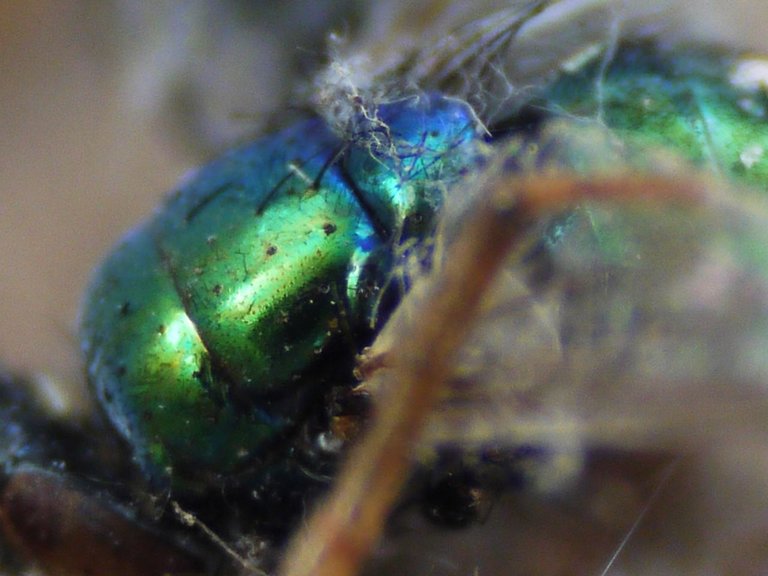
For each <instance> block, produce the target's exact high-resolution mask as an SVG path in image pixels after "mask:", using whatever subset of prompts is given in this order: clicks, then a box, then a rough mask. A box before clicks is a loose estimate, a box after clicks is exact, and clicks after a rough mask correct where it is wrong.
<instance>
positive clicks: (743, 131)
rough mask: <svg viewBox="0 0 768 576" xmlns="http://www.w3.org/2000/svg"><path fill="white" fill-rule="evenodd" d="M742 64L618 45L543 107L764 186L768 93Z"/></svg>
mask: <svg viewBox="0 0 768 576" xmlns="http://www.w3.org/2000/svg"><path fill="white" fill-rule="evenodd" d="M744 62H745V60H744V59H740V58H737V57H735V56H733V55H730V54H725V55H724V54H723V53H721V52H718V51H716V50H713V49H702V48H678V49H674V50H660V49H658V48H656V47H654V46H652V45H649V44H640V45H628V46H620V47H619V48H618V49H617V51H616V52H615V54H614V55H613V57H612V59H611V60H610V61H609V62H607V65H606V63H604V62H603V61H601V60H600V59H599V58H598V59H597V60H596V61H593V62H592V63H591V64H589V65H587V66H584V67H582V68H580V69H579V70H577V71H575V72H573V73H564V74H562V75H561V76H560V77H559V79H558V80H557V81H556V82H555V83H554V84H553V85H552V86H551V87H549V88H548V89H547V90H546V93H545V95H544V97H543V98H542V100H541V101H540V102H538V103H537V104H538V105H539V106H541V107H543V108H544V109H545V110H546V111H547V112H548V113H551V114H553V115H563V116H567V117H571V118H574V119H576V120H577V121H578V120H579V119H585V120H589V121H597V122H599V123H601V124H604V125H605V126H607V127H609V128H610V129H612V130H613V131H615V133H616V134H617V135H618V136H620V137H630V138H631V139H632V141H633V142H635V143H636V144H639V145H641V146H645V147H648V148H658V147H666V148H669V149H671V150H672V151H674V152H675V153H676V154H679V155H681V156H683V157H685V158H686V159H688V160H690V161H692V162H694V163H696V164H698V165H701V166H704V167H706V168H707V169H710V170H713V171H715V172H717V173H719V174H721V175H722V176H724V177H728V178H731V177H732V178H736V179H737V180H739V181H740V182H743V183H745V184H749V185H756V186H760V187H765V182H766V181H768V156H767V155H766V152H768V131H766V129H765V122H766V116H767V115H768V97H766V93H765V90H764V86H761V82H760V81H759V80H758V79H753V80H750V79H749V78H745V77H744V74H743V73H742V74H739V71H740V66H741V65H742V64H744ZM763 82H764V79H763Z"/></svg>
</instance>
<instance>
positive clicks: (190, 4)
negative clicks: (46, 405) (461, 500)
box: [0, 0, 768, 573]
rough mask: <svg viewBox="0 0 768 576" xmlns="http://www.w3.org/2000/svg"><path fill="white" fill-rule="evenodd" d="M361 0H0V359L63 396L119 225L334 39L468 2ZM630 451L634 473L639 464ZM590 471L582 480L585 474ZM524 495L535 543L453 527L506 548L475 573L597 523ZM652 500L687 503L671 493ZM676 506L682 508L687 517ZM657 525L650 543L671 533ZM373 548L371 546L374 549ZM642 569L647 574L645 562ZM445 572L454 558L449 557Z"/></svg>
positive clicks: (316, 64)
mask: <svg viewBox="0 0 768 576" xmlns="http://www.w3.org/2000/svg"><path fill="white" fill-rule="evenodd" d="M585 1H586V0H585ZM595 1H597V0H595ZM372 4H373V3H370V4H369V3H361V2H353V1H351V0H348V1H331V0H319V1H318V0H315V1H307V0H283V1H278V0H271V1H267V0H265V1H262V2H256V1H251V2H248V1H246V0H229V1H227V0H211V1H207V2H202V1H197V0H175V1H171V0H167V1H158V2H155V1H152V0H145V1H139V0H63V1H60V0H56V1H54V0H15V1H14V0H10V1H6V2H3V3H2V5H0V77H1V78H2V83H0V134H1V135H2V138H1V139H0V278H1V280H0V364H3V365H5V366H7V367H10V368H11V369H13V370H17V371H23V372H27V373H32V374H37V375H40V376H41V380H42V381H45V378H46V377H47V378H52V379H54V380H55V382H56V384H58V385H64V386H66V387H67V390H70V391H73V392H70V395H69V396H66V398H67V399H68V400H71V401H72V403H73V404H75V405H78V404H79V400H78V398H79V397H80V395H81V394H82V393H83V392H82V391H83V387H82V367H81V364H80V357H79V349H78V343H77V337H76V334H75V319H76V315H77V309H78V305H79V298H80V294H81V293H82V291H83V288H84V285H85V283H86V282H87V280H88V277H89V274H90V271H91V269H92V268H93V267H94V265H95V264H96V263H98V261H99V260H100V258H101V257H102V256H103V255H104V254H105V252H106V251H107V250H108V248H109V247H110V246H111V245H112V244H113V243H114V242H115V241H116V240H117V239H118V238H119V237H120V236H121V235H122V234H123V233H124V232H125V231H126V230H128V229H129V228H130V227H131V226H132V225H133V224H135V223H136V222H137V221H138V220H139V219H141V218H142V217H144V216H146V215H147V214H149V213H150V212H151V211H152V209H153V207H154V206H155V205H156V204H157V202H158V201H159V200H160V199H161V198H162V197H163V195H164V194H165V193H167V192H168V191H170V190H172V189H173V187H174V185H175V183H176V182H177V181H178V180H179V178H180V177H182V176H183V175H184V174H185V173H186V172H187V171H188V170H190V169H192V168H193V167H195V166H197V165H199V164H200V163H201V162H203V161H204V160H205V159H208V158H211V157H212V156H213V155H215V154H216V153H217V152H218V151H220V150H222V149H224V148H226V147H227V146H229V145H232V144H234V143H237V142H238V141H240V140H242V139H245V138H248V137H250V136H252V135H255V134H257V133H259V132H263V131H265V130H269V129H270V127H272V126H273V125H276V124H277V123H279V122H282V121H286V120H288V119H289V117H290V116H291V115H293V114H294V113H299V112H300V110H299V109H300V108H301V107H302V105H303V104H304V102H305V99H306V97H307V95H308V94H311V92H312V79H313V77H314V75H315V74H316V73H317V72H318V70H320V69H321V68H322V67H323V66H325V65H326V64H327V63H328V61H329V56H330V55H331V54H333V53H334V51H335V50H337V49H339V46H340V45H341V46H342V47H344V46H351V47H353V51H354V49H359V50H361V51H362V53H366V52H370V53H371V54H381V53H382V50H383V51H386V50H387V49H388V48H390V49H392V50H394V49H395V47H396V46H397V45H398V42H400V41H401V40H402V41H405V40H406V39H410V41H414V39H415V41H418V39H419V37H420V34H421V33H422V32H424V30H425V29H426V28H428V27H429V25H430V24H429V22H430V21H429V16H430V14H432V13H433V12H443V13H450V12H451V10H454V11H456V12H462V11H463V12H467V11H469V12H472V11H473V10H475V9H476V8H475V4H474V3H472V2H469V1H467V2H464V3H462V2H461V1H460V0H457V1H454V2H448V1H447V0H442V1H441V0H431V1H429V2H422V3H419V4H418V6H410V5H409V3H407V2H400V1H395V0H390V1H384V2H379V3H376V5H375V6H372ZM481 4H483V5H485V4H489V5H490V4H495V5H499V4H504V3H503V2H495V3H494V2H482V3H481ZM670 4H671V7H670V10H669V12H668V13H667V14H666V15H663V16H662V20H663V21H664V25H665V27H666V29H667V32H669V31H672V32H673V33H680V34H683V35H695V36H701V37H704V38H707V39H708V40H711V41H716V42H722V43H725V44H727V45H730V46H735V47H737V48H741V49H744V50H750V51H755V52H758V53H759V52H766V53H768V38H767V37H766V35H765V29H766V23H768V4H766V3H765V2H763V1H761V0H738V1H735V0H734V1H732V2H730V3H728V5H727V6H726V3H724V2H718V1H717V0H695V1H690V2H671V3H670ZM478 15H479V13H478ZM331 33H333V34H334V36H333V38H332V37H331ZM354 47H359V48H354ZM302 95H303V96H302ZM749 458H750V456H749V454H747V453H740V454H733V455H732V459H731V460H728V461H727V462H726V463H725V464H724V466H725V467H727V468H729V469H736V468H738V467H739V466H742V465H744V464H745V461H746V460H748V459H749ZM699 464H700V463H697V462H693V463H692V464H691V463H689V464H688V465H689V466H692V467H694V468H695V467H696V466H697V465H699ZM632 466H636V467H637V468H638V469H640V470H641V469H643V467H644V462H642V461H640V462H635V463H634V464H632ZM702 468H704V466H702ZM638 475H639V476H642V473H641V472H638ZM597 476H600V477H601V480H602V481H604V480H605V479H606V478H609V479H611V478H613V479H614V480H615V482H614V483H613V484H609V489H611V490H614V494H613V496H612V497H613V498H614V499H613V500H610V498H609V499H608V500H607V502H609V504H610V503H612V504H610V505H609V504H606V506H605V509H606V510H608V511H609V512H610V511H611V510H613V511H615V510H620V511H626V510H627V509H630V510H632V514H636V513H637V511H638V510H639V509H640V508H642V505H643V504H644V503H645V502H646V501H647V498H648V493H649V492H650V490H651V489H652V488H653V487H654V486H655V485H656V484H657V482H658V479H657V478H651V479H650V480H647V481H646V479H645V478H643V479H642V481H643V482H644V483H645V484H647V486H646V488H647V487H648V486H650V488H649V489H647V490H645V491H640V492H637V493H635V492H631V491H629V492H627V493H626V494H625V493H624V492H622V490H623V491H625V492H626V491H627V490H628V488H627V485H626V484H625V483H624V482H623V481H622V480H621V474H619V471H618V468H616V467H614V468H611V467H610V465H609V464H605V465H603V468H600V466H598V472H597V473H596V474H595V477H597ZM694 476H695V474H690V475H687V476H686V475H682V480H679V481H678V485H676V486H674V487H673V489H671V490H669V491H668V492H669V493H671V494H681V493H690V491H691V488H690V486H688V485H686V484H685V482H686V481H687V480H686V478H688V479H690V478H691V477H694ZM592 481H593V478H591V477H586V478H585V479H584V482H586V483H587V484H589V482H592ZM645 484H644V486H645ZM722 488H723V487H722V486H720V485H718V484H717V483H715V482H713V483H710V484H709V485H708V486H707V490H710V493H708V494H705V495H704V496H705V498H704V499H705V500H706V505H705V507H704V508H702V509H701V515H702V517H707V518H710V519H711V518H713V517H714V518H716V517H717V516H718V512H717V511H718V507H719V506H724V507H726V506H730V507H731V508H732V511H733V513H734V514H736V513H737V512H738V508H737V502H736V499H733V500H728V501H724V500H723V497H724V492H723V490H722ZM750 490H751V491H753V492H754V493H755V494H756V495H757V496H758V497H757V499H756V500H757V501H762V499H761V496H760V495H761V494H762V493H763V492H764V487H763V488H762V490H763V492H760V487H759V486H757V485H755V484H754V483H748V484H745V485H743V486H742V485H740V484H731V485H730V486H728V490H727V493H725V496H728V497H733V496H734V495H737V494H742V493H747V491H750ZM601 494H603V493H601ZM729 495H730V496H729ZM609 496H611V495H610V494H609ZM606 498H608V497H607V496H606ZM707 498H708V499H707ZM748 501H753V500H749V499H748ZM617 502H618V504H617ZM696 504H700V502H698V501H697V502H696ZM526 505H530V503H528V504H526V503H525V502H520V501H517V502H515V503H514V506H515V507H516V508H517V509H521V510H522V511H523V512H522V514H523V515H526V514H528V515H529V516H531V517H534V516H536V517H542V518H544V519H543V520H542V523H546V524H547V525H548V530H550V532H549V533H550V534H552V535H553V538H552V540H549V541H537V540H535V538H534V537H533V536H531V538H530V539H528V538H526V535H525V534H523V536H522V537H521V538H519V539H518V542H519V544H518V546H519V547H518V548H517V549H515V548H510V547H509V544H508V541H507V540H505V539H503V538H501V537H499V538H498V539H494V538H489V535H498V532H496V531H495V526H496V525H495V524H494V522H495V523H496V524H498V523H499V522H501V523H502V524H503V523H504V521H505V520H504V518H503V517H502V518H501V520H500V519H499V517H498V516H497V517H495V519H491V520H490V521H489V524H488V526H486V530H485V531H484V532H483V533H478V532H473V534H472V535H471V536H469V538H474V539H475V541H474V542H473V541H471V540H470V542H473V543H470V547H471V546H476V547H477V552H476V553H477V554H481V553H483V551H484V550H486V549H487V550H488V553H489V555H492V553H493V552H494V547H498V548H501V549H503V550H504V551H505V552H506V555H505V556H504V557H502V559H501V560H499V564H498V565H496V566H495V568H493V566H494V565H489V566H487V567H486V568H487V572H486V573H495V572H498V571H501V570H503V567H504V564H503V562H504V561H505V559H504V558H508V557H509V556H512V555H515V554H517V553H518V552H520V553H522V554H525V553H529V554H531V555H532V556H534V557H536V558H538V559H540V560H542V561H544V562H545V563H546V562H550V564H552V566H553V568H552V570H551V572H555V573H556V572H557V566H556V564H557V562H558V560H557V558H558V557H559V556H558V555H559V554H562V555H563V557H567V553H568V551H567V550H565V549H564V548H565V547H567V546H571V545H578V544H579V543H576V544H574V543H573V542H572V541H571V540H569V539H568V538H565V537H564V538H563V539H561V540H559V544H560V546H561V548H562V549H554V548H553V547H552V546H553V542H558V540H557V538H556V536H557V534H556V533H557V532H558V531H559V533H563V534H573V533H577V534H578V533H579V532H581V533H582V535H583V536H584V539H585V541H586V540H589V539H599V538H600V537H601V535H600V534H599V533H597V532H595V533H590V532H589V528H588V527H587V526H585V525H584V524H583V523H582V524H578V523H573V522H571V521H570V520H567V518H566V516H562V515H560V514H559V512H556V511H555V510H554V509H550V508H545V509H542V508H541V507H536V506H535V505H530V506H531V507H530V508H526ZM666 505H669V506H679V507H684V506H693V505H694V504H691V502H689V501H686V502H682V503H680V502H678V503H675V502H673V501H672V500H670V501H669V502H666ZM707 506H708V507H709V508H706V507H707ZM607 513H608V512H607ZM547 514H548V515H549V516H548V517H545V516H546V515H547ZM691 516H693V517H695V516H696V515H695V514H693V515H688V516H686V517H687V518H689V517H691ZM411 522H415V523H418V522H421V520H419V519H412V520H411ZM569 522H571V523H569ZM411 528H412V529H421V527H419V526H417V527H413V526H412V527H411ZM747 528H748V527H747ZM552 530H554V532H552ZM411 534H412V532H411ZM727 537H728V534H723V538H724V539H726V538H727ZM452 538H454V539H461V540H463V541H465V546H466V541H467V538H468V535H467V534H465V533H454V535H453V536H449V537H448V548H450V547H451V546H452V545H451V539H452ZM660 540H662V542H661V544H660V545H661V546H667V547H674V546H683V545H685V544H686V543H685V542H680V541H677V542H675V541H674V540H669V539H667V540H665V541H664V540H663V538H660ZM445 542H446V540H445V539H443V541H442V544H441V546H443V547H445ZM611 542H612V540H611ZM650 542H651V543H653V535H651V538H650ZM590 543H592V540H590ZM580 544H581V545H582V546H583V544H584V542H581V543H580ZM764 544H765V539H764V537H763V538H757V539H756V540H755V544H754V546H755V551H757V547H760V546H763V545H764ZM422 545H424V546H427V544H426V541H422V540H421V538H420V539H419V547H418V548H419V549H418V550H415V551H414V552H413V556H419V555H421V556H424V555H425V553H426V550H425V549H424V548H422ZM539 548H541V549H540V550H539ZM604 548H605V546H603V547H602V549H604ZM382 552H383V553H384V554H385V555H386V549H385V550H383V551H382ZM737 556H738V553H737V552H736V551H734V562H733V563H732V564H731V565H732V566H737V565H738V562H737V560H738V558H737ZM398 558H399V557H398ZM435 561H437V562H444V563H448V562H449V560H447V559H446V558H444V557H443V556H427V564H426V567H425V568H424V573H427V571H430V570H431V568H430V566H431V564H430V563H433V562H435ZM399 562H400V560H399V559H397V560H393V561H392V565H391V566H390V568H392V569H393V570H397V569H399V568H400V567H401V565H400V564H399ZM446 566H447V564H446ZM444 568H445V567H444ZM646 568H649V570H648V572H649V573H652V572H653V566H652V565H649V566H646ZM445 570H446V572H448V573H453V572H451V569H450V566H448V568H446V569H445ZM564 573H568V570H567V569H565V570H564ZM744 573H749V570H745V571H744Z"/></svg>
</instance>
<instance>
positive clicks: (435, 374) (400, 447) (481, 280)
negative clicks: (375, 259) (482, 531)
mask: <svg viewBox="0 0 768 576" xmlns="http://www.w3.org/2000/svg"><path fill="white" fill-rule="evenodd" d="M484 187H485V191H486V192H487V194H483V195H482V196H483V198H484V199H487V200H486V201H484V202H482V203H480V204H479V205H478V206H477V209H476V210H474V211H473V212H472V214H471V217H470V218H469V219H468V221H467V222H466V223H465V225H464V226H463V229H462V230H461V233H460V235H459V237H458V238H457V241H456V242H455V243H454V244H453V245H451V246H450V247H449V248H448V252H447V254H446V258H445V262H446V265H445V266H444V267H443V268H442V269H441V270H439V272H437V273H436V274H435V275H433V277H432V278H431V282H432V283H431V297H430V298H429V299H427V300H425V301H426V302H429V308H428V309H427V310H423V311H422V312H421V313H420V314H419V316H418V317H414V318H410V319H409V321H408V325H407V326H406V327H405V328H404V329H403V331H402V333H401V334H400V338H399V340H398V342H397V343H396V344H395V345H394V346H393V348H392V350H391V351H389V353H388V358H389V369H387V370H383V371H380V372H378V373H377V374H376V376H375V377H384V378H386V379H387V384H386V386H384V387H382V388H381V389H382V390H386V392H385V393H384V394H385V397H382V398H379V399H378V401H377V410H378V411H377V414H376V417H375V420H374V422H373V425H372V427H371V429H370V430H369V432H368V434H367V435H366V436H365V437H364V438H363V440H362V441H361V443H360V444H359V445H358V446H356V447H355V449H354V450H353V451H352V452H351V453H350V455H349V459H348V461H347V464H346V466H345V467H344V469H343V470H342V472H341V474H340V477H339V479H338V481H337V485H336V488H335V490H334V492H333V493H332V494H331V496H330V498H329V499H328V500H327V501H326V502H325V503H324V504H323V505H322V506H321V507H320V508H318V509H317V510H316V511H315V513H314V514H313V515H312V516H311V517H310V518H309V520H308V522H307V524H306V525H305V527H304V529H303V530H301V531H300V533H299V534H298V535H297V537H296V538H295V539H294V540H293V541H292V542H291V544H290V545H289V547H288V548H287V550H286V552H285V555H284V557H283V559H282V563H281V566H280V567H279V570H278V573H279V574H281V575H283V576H310V575H311V576H353V575H354V574H357V573H358V571H359V569H360V567H361V565H362V563H363V562H364V560H365V559H366V557H367V556H368V554H369V551H370V550H371V549H372V547H373V546H374V545H375V543H376V541H377V540H378V539H379V537H380V535H381V532H382V530H383V527H384V523H385V520H386V518H387V514H388V512H389V510H390V509H391V507H392V505H393V504H394V502H395V500H396V499H397V497H398V494H399V492H400V489H401V486H402V484H403V482H404V481H405V478H406V477H407V472H408V468H409V464H410V459H411V448H412V446H413V444H414V441H415V439H417V438H418V437H419V434H420V432H421V430H422V428H423V425H424V422H425V421H426V418H427V416H428V415H429V413H430V410H431V409H432V407H433V405H434V404H435V402H436V400H437V398H438V397H439V394H440V391H441V388H442V385H443V383H444V382H445V381H446V380H447V379H448V377H449V376H450V373H451V370H452V368H453V358H454V357H455V355H456V352H457V351H458V350H459V348H460V347H461V345H462V343H463V342H464V340H465V339H466V337H467V336H468V334H469V332H470V331H471V329H472V327H473V325H474V318H475V315H476V311H477V309H478V306H479V304H480V301H481V299H482V297H483V294H484V293H485V291H486V289H487V288H488V286H489V285H490V284H491V282H492V280H493V279H494V277H495V275H496V272H497V271H498V269H499V268H500V267H501V265H502V263H503V262H504V261H505V260H506V258H507V256H508V254H509V252H510V250H511V249H513V248H515V247H516V246H519V245H520V242H519V240H521V239H522V238H523V237H524V236H525V233H526V230H527V228H528V227H529V225H530V224H532V223H533V222H535V221H536V220H537V218H539V217H540V216H541V215H542V214H543V213H546V212H549V211H552V210H555V209H557V210H562V209H565V208H567V207H568V206H569V205H572V204H575V203H577V202H580V201H584V200H590V199H592V200H611V199H612V200H621V201H623V200H637V199H643V198H657V199H664V200H665V201H670V200H671V201H674V202H680V201H681V200H682V201H683V202H684V203H685V204H689V203H690V201H691V200H694V199H695V198H697V197H698V196H699V195H700V192H701V190H702V189H701V188H700V187H698V186H696V183H695V182H693V181H690V180H678V179H672V178H665V177H639V178H638V177H637V176H636V175H631V174H626V173H624V174H619V175H617V176H616V177H606V178H597V179H575V178H574V177H573V175H567V174H565V175H562V174H561V175H553V176H543V177H542V176H536V177H530V178H526V177H523V178H520V177H518V178H514V177H511V176H509V175H503V176H501V177H499V178H495V179H492V180H490V181H488V182H487V184H486V185H485V186H484Z"/></svg>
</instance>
